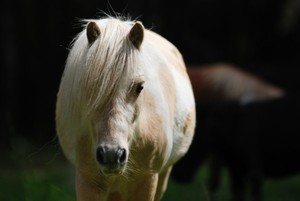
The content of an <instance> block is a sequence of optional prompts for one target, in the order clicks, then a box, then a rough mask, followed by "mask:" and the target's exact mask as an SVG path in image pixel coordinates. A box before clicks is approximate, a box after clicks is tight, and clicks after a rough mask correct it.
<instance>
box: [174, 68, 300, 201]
mask: <svg viewBox="0 0 300 201" xmlns="http://www.w3.org/2000/svg"><path fill="white" fill-rule="evenodd" d="M188 72H189V76H190V78H191V81H192V84H193V89H194V94H195V97H196V100H197V102H196V103H197V104H196V106H197V107H196V110H197V122H198V123H197V126H196V133H197V134H196V135H195V137H194V140H193V143H192V145H191V147H190V150H189V152H188V153H187V155H186V156H185V157H184V158H183V159H182V160H180V161H179V163H177V164H176V166H175V167H174V169H173V173H172V176H173V178H174V179H175V180H177V181H179V182H182V183H186V182H190V181H191V180H192V179H193V176H194V174H195V173H196V171H197V170H198V168H199V167H200V166H201V165H202V164H203V162H205V161H207V160H208V161H209V171H210V175H209V183H208V190H209V192H210V197H211V199H212V198H213V194H215V192H216V191H217V189H218V186H219V183H220V180H221V178H220V177H221V169H222V167H227V168H228V170H229V175H230V179H231V186H232V196H233V200H235V201H238V200H239V201H240V200H244V199H245V196H246V194H245V189H246V188H247V186H250V189H251V190H250V191H251V195H250V197H251V198H252V200H256V201H258V200H260V199H261V185H262V182H263V179H264V178H265V177H269V176H270V177H272V178H274V177H275V176H276V175H277V176H280V175H288V174H292V173H295V172H297V171H299V170H300V163H299V164H298V161H297V160H295V158H296V157H297V155H299V154H300V153H299V152H300V149H298V148H297V147H298V146H297V145H296V144H295V142H298V141H297V139H298V137H297V136H298V135H297V132H299V130H300V128H299V124H297V123H296V121H297V118H294V117H293V115H294V116H295V117H297V116H299V114H300V111H299V106H298V105H297V101H296V100H297V99H296V98H294V97H290V95H289V96H288V95H286V94H285V91H284V90H282V89H281V88H278V87H275V86H273V85H271V84H269V83H267V82H265V81H263V80H261V79H259V78H258V77H256V76H254V75H252V74H250V73H247V72H244V71H242V70H240V69H238V68H237V67H234V66H232V65H228V64H216V65H213V66H205V67H199V68H190V69H188ZM284 164H285V165H284ZM182 172H185V173H184V174H182Z"/></svg>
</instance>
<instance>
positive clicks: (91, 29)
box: [86, 22, 100, 44]
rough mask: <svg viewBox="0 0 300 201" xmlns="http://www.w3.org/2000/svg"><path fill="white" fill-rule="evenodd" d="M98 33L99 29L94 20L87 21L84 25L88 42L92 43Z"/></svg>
mask: <svg viewBox="0 0 300 201" xmlns="http://www.w3.org/2000/svg"><path fill="white" fill-rule="evenodd" d="M99 35H100V29H99V27H98V26H97V24H96V23H95V22H89V24H88V25H87V27H86V36H87V39H88V42H89V44H92V43H93V42H94V41H95V40H96V39H97V38H98V37H99Z"/></svg>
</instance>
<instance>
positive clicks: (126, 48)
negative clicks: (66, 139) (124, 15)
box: [83, 19, 137, 115]
mask: <svg viewBox="0 0 300 201" xmlns="http://www.w3.org/2000/svg"><path fill="white" fill-rule="evenodd" d="M129 28H130V26H129V25H128V24H126V23H124V22H121V21H120V20H117V19H113V20H110V21H109V22H108V23H107V24H106V26H105V28H104V29H101V34H100V38H99V39H98V40H96V41H95V43H94V44H93V45H92V46H91V47H90V50H89V52H88V55H87V60H86V68H87V70H86V75H85V76H84V82H83V83H84V91H85V100H86V101H87V102H86V104H87V114H88V115H90V114H93V113H94V112H95V111H102V110H103V109H104V107H105V106H106V105H107V104H108V103H109V102H110V101H111V100H112V99H113V98H114V97H115V96H116V95H117V91H118V89H119V87H120V84H121V81H122V79H126V78H128V77H129V76H130V75H133V74H134V71H135V69H136V68H135V67H136V51H137V50H136V49H135V48H134V46H133V45H132V44H131V43H130V41H129V40H128V38H127V34H128V32H129Z"/></svg>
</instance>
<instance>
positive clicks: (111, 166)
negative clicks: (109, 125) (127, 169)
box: [96, 145, 127, 173]
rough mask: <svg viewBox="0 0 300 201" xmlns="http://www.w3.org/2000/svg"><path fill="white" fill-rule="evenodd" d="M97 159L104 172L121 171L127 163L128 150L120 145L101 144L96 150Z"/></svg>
mask: <svg viewBox="0 0 300 201" xmlns="http://www.w3.org/2000/svg"><path fill="white" fill-rule="evenodd" d="M96 160H97V162H98V163H99V165H100V166H102V167H103V168H102V170H103V171H104V173H119V172H120V171H121V169H123V167H124V166H125V164H126V161H127V151H126V149H125V148H120V147H119V146H109V145H101V146H99V147H98V148H97V150H96Z"/></svg>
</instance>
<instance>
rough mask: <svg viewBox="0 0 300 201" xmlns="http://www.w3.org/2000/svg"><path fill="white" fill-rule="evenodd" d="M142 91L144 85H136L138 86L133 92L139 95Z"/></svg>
mask: <svg viewBox="0 0 300 201" xmlns="http://www.w3.org/2000/svg"><path fill="white" fill-rule="evenodd" d="M143 89H144V83H138V84H137V85H136V88H135V92H136V93H137V94H140V93H141V91H142V90H143Z"/></svg>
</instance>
